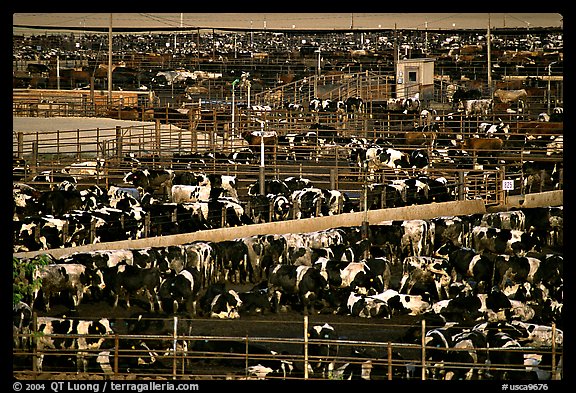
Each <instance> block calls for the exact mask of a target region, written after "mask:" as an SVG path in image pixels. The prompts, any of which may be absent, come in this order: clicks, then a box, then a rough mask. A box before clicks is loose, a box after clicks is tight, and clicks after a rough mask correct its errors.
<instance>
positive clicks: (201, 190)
mask: <svg viewBox="0 0 576 393" xmlns="http://www.w3.org/2000/svg"><path fill="white" fill-rule="evenodd" d="M222 191H223V189H222V188H217V187H211V186H209V185H207V186H188V185H183V184H174V185H173V186H172V188H171V190H170V195H171V197H172V200H171V202H172V203H188V202H208V201H210V200H216V199H218V197H219V196H220V194H222Z"/></svg>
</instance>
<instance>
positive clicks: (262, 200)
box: [250, 194, 292, 223]
mask: <svg viewBox="0 0 576 393" xmlns="http://www.w3.org/2000/svg"><path fill="white" fill-rule="evenodd" d="M291 208H292V202H291V201H290V199H289V198H288V197H287V196H285V195H282V194H276V195H275V194H267V195H253V196H251V197H250V211H251V214H250V216H251V217H252V220H253V221H254V222H255V223H259V222H273V221H284V220H286V219H288V216H289V214H290V210H291Z"/></svg>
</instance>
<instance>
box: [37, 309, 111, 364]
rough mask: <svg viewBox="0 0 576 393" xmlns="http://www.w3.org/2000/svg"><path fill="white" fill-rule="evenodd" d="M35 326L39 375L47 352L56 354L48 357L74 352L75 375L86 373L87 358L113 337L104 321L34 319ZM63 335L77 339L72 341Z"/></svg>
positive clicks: (108, 325)
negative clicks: (60, 352) (76, 373)
mask: <svg viewBox="0 0 576 393" xmlns="http://www.w3.org/2000/svg"><path fill="white" fill-rule="evenodd" d="M36 323H37V326H38V328H37V331H38V332H40V333H41V335H40V336H39V337H38V338H37V339H36V346H37V348H36V351H37V353H36V356H37V359H36V367H37V370H38V371H39V372H42V371H44V368H43V364H44V363H45V362H44V358H45V356H46V355H47V353H48V352H49V351H50V352H52V351H56V353H55V354H54V355H52V354H51V355H50V356H58V351H77V352H76V359H75V363H76V367H77V372H87V371H88V357H89V356H91V355H90V354H91V353H92V352H94V351H97V350H98V349H100V347H101V346H102V345H103V343H104V342H105V340H106V339H107V338H108V339H112V338H111V337H112V334H113V330H112V328H111V327H110V321H109V320H108V319H107V318H101V319H98V320H93V321H92V320H70V319H64V318H52V317H38V318H37V322H36ZM67 335H78V336H79V337H77V338H72V337H67ZM107 336H109V337H107ZM60 356H62V355H60ZM92 356H96V355H92ZM54 362H55V361H51V362H49V364H50V365H52V364H53V363H54Z"/></svg>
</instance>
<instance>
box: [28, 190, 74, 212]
mask: <svg viewBox="0 0 576 393" xmlns="http://www.w3.org/2000/svg"><path fill="white" fill-rule="evenodd" d="M83 206H84V203H83V200H82V196H81V194H80V192H79V191H77V190H69V191H67V190H51V191H45V192H43V193H42V195H40V198H38V209H39V213H40V214H42V215H52V216H55V217H60V216H62V215H63V214H64V213H68V212H70V211H71V210H79V209H82V208H83Z"/></svg>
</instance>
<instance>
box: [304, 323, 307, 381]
mask: <svg viewBox="0 0 576 393" xmlns="http://www.w3.org/2000/svg"><path fill="white" fill-rule="evenodd" d="M304 379H308V315H304Z"/></svg>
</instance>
